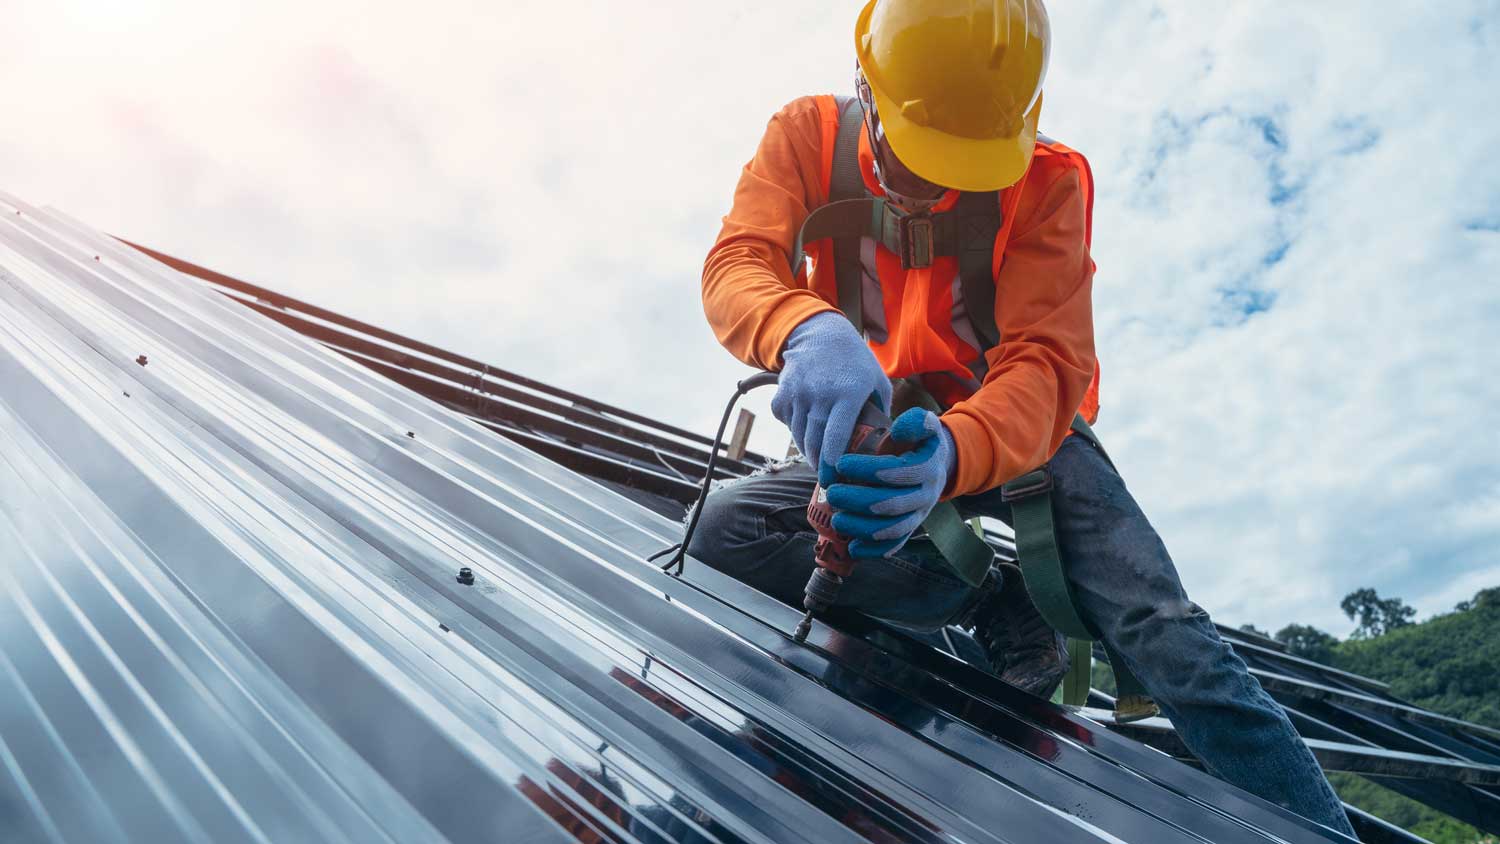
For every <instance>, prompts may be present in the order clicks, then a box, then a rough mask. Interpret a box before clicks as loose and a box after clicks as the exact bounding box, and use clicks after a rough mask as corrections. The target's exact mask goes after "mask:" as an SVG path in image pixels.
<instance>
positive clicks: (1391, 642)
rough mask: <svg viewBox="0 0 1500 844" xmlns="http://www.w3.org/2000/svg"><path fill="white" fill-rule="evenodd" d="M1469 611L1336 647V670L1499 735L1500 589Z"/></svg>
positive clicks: (1486, 594) (1484, 595) (1483, 594)
mask: <svg viewBox="0 0 1500 844" xmlns="http://www.w3.org/2000/svg"><path fill="white" fill-rule="evenodd" d="M1460 606H1462V607H1467V609H1463V610H1457V611H1454V612H1451V613H1448V614H1446V615H1439V616H1434V617H1433V618H1430V619H1428V620H1427V621H1424V622H1421V623H1420V624H1412V625H1409V626H1404V627H1400V628H1397V629H1395V630H1391V631H1389V632H1387V633H1384V634H1383V635H1380V636H1375V637H1373V638H1368V639H1350V640H1348V641H1344V642H1339V643H1337V644H1336V645H1334V646H1333V648H1332V651H1333V664H1334V665H1335V666H1337V667H1338V668H1342V669H1344V670H1346V671H1353V672H1354V673H1356V674H1363V675H1365V676H1367V677H1373V678H1375V679H1377V680H1381V681H1384V682H1386V683H1390V684H1391V693H1392V694H1394V695H1395V696H1397V697H1399V698H1402V699H1404V700H1408V701H1410V702H1412V703H1414V704H1416V705H1418V706H1422V707H1426V708H1428V709H1431V710H1434V711H1436V712H1441V713H1443V714H1444V715H1451V716H1453V717H1455V718H1462V719H1464V720H1466V721H1473V722H1475V723H1478V724H1484V725H1486V726H1489V727H1494V728H1496V729H1500V589H1487V590H1485V591H1483V592H1480V593H1479V594H1478V595H1476V596H1475V597H1474V600H1473V601H1468V602H1465V604H1462V605H1460Z"/></svg>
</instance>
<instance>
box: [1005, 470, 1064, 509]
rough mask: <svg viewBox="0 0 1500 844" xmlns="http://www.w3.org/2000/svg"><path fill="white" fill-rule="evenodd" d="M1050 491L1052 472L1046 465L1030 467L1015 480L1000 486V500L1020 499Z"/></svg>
mask: <svg viewBox="0 0 1500 844" xmlns="http://www.w3.org/2000/svg"><path fill="white" fill-rule="evenodd" d="M1051 491H1052V473H1051V472H1049V471H1047V467H1046V466H1043V467H1041V468H1040V469H1032V470H1031V471H1030V472H1027V473H1026V474H1024V475H1022V476H1021V477H1019V478H1016V479H1015V480H1012V481H1010V482H1008V483H1005V484H1002V485H1001V486H1000V500H1001V501H1005V502H1007V503H1008V502H1011V501H1020V500H1021V499H1023V498H1030V497H1032V496H1033V495H1041V494H1042V493H1045V492H1051Z"/></svg>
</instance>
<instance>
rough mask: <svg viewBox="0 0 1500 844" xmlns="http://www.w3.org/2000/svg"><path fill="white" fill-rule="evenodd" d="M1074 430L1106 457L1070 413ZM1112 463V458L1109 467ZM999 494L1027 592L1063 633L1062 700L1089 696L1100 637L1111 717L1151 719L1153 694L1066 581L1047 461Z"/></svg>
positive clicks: (1083, 699)
mask: <svg viewBox="0 0 1500 844" xmlns="http://www.w3.org/2000/svg"><path fill="white" fill-rule="evenodd" d="M1072 427H1073V431H1074V433H1075V434H1077V435H1078V436H1081V437H1083V438H1084V439H1085V440H1088V442H1089V444H1090V445H1092V446H1093V447H1094V448H1096V449H1098V451H1099V454H1100V455H1101V456H1102V457H1104V459H1105V461H1106V462H1110V461H1109V454H1108V453H1106V452H1105V450H1104V445H1103V444H1102V443H1100V442H1099V437H1098V436H1096V435H1095V434H1094V431H1093V429H1092V428H1090V427H1089V425H1088V423H1087V422H1085V421H1084V419H1083V417H1082V416H1081V415H1078V416H1074V417H1073V425H1072ZM1113 465H1114V463H1113V462H1110V466H1111V467H1113ZM1000 497H1001V498H1002V499H1003V500H1004V501H1006V502H1008V503H1009V504H1010V512H1011V527H1012V528H1013V529H1014V530H1015V534H1016V558H1017V562H1019V563H1020V565H1021V576H1022V578H1023V579H1025V581H1026V592H1027V593H1028V594H1030V595H1031V600H1032V603H1034V604H1036V608H1037V611H1038V612H1040V613H1041V614H1042V618H1044V619H1046V621H1047V623H1048V624H1050V625H1051V626H1052V628H1053V629H1054V630H1056V631H1058V632H1059V633H1061V634H1063V635H1064V636H1067V637H1068V639H1069V642H1068V653H1069V654H1070V655H1071V661H1072V664H1071V665H1070V667H1069V671H1068V675H1067V677H1065V678H1064V680H1063V702H1064V703H1067V704H1070V705H1074V706H1082V705H1083V704H1084V703H1085V702H1086V701H1087V700H1088V694H1089V680H1090V676H1089V675H1090V673H1091V670H1092V666H1091V664H1090V663H1091V656H1092V654H1093V643H1094V642H1096V641H1097V642H1099V643H1100V644H1101V645H1102V646H1103V647H1104V652H1105V653H1106V654H1107V655H1108V656H1109V665H1110V668H1112V669H1114V674H1115V686H1116V687H1117V692H1118V693H1117V695H1116V698H1115V720H1116V721H1117V722H1120V723H1127V722H1129V721H1139V720H1140V719H1142V718H1149V717H1151V716H1153V715H1156V714H1157V712H1158V711H1159V710H1158V709H1157V706H1156V703H1155V702H1154V701H1152V700H1151V696H1150V695H1149V694H1147V693H1146V689H1145V687H1144V686H1142V685H1141V682H1140V680H1138V679H1137V678H1136V676H1135V675H1134V674H1133V673H1131V671H1130V668H1129V667H1128V666H1127V665H1126V664H1125V661H1124V660H1123V659H1121V658H1120V656H1119V654H1118V653H1116V652H1115V650H1114V648H1112V647H1111V646H1110V645H1109V643H1108V642H1106V641H1104V640H1103V639H1101V638H1100V636H1099V635H1098V632H1097V631H1095V630H1094V629H1093V627H1092V626H1091V625H1089V624H1088V623H1087V622H1085V621H1084V620H1083V619H1082V618H1081V617H1080V616H1079V614H1078V609H1077V601H1076V600H1075V598H1074V596H1073V587H1072V586H1071V585H1070V584H1069V583H1068V578H1067V574H1066V572H1065V570H1064V567H1063V559H1062V554H1061V552H1060V551H1059V550H1058V547H1057V529H1056V526H1055V525H1054V524H1053V521H1052V473H1051V472H1050V471H1049V470H1048V468H1047V466H1046V465H1043V466H1042V467H1041V468H1039V469H1035V470H1033V471H1031V472H1027V473H1026V474H1024V475H1022V476H1020V477H1018V478H1016V479H1015V480H1012V481H1010V482H1009V483H1007V484H1005V485H1004V486H1002V487H1000Z"/></svg>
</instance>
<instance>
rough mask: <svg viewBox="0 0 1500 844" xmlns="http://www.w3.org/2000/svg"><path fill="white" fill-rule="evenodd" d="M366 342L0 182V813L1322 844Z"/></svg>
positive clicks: (351, 834)
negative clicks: (680, 566)
mask: <svg viewBox="0 0 1500 844" xmlns="http://www.w3.org/2000/svg"><path fill="white" fill-rule="evenodd" d="M270 307H273V308H274V307H275V306H274V305H273V306H270ZM366 363H367V362H359V361H355V360H352V359H351V358H350V356H348V355H344V354H338V353H335V352H333V351H330V350H329V349H328V348H325V347H324V346H322V345H320V344H319V343H317V342H313V341H312V340H311V339H309V338H308V337H305V336H303V335H302V334H301V333H299V332H298V331H296V330H294V329H293V327H291V326H289V325H287V324H285V321H277V320H274V319H268V318H267V316H266V315H265V314H263V313H257V312H256V311H255V310H252V309H248V308H246V307H244V306H243V305H242V304H241V303H240V302H237V301H235V300H233V299H230V298H226V297H224V296H221V295H219V293H217V292H215V291H214V289H213V288H210V287H208V286H204V285H201V284H199V283H197V282H192V281H189V280H188V279H187V278H186V277H185V276H183V275H181V274H179V273H178V272H177V271H176V270H174V269H171V268H169V267H168V266H166V265H164V264H162V263H160V262H158V261H156V260H154V259H153V258H151V257H148V256H146V255H144V254H142V253H140V252H138V251H136V250H134V249H132V248H130V247H128V246H126V245H124V244H122V243H119V242H116V241H113V240H111V239H109V238H107V237H104V236H102V235H100V234H99V233H97V232H94V231H91V230H89V229H88V228H86V227H84V226H81V225H79V224H77V223H74V222H72V221H70V220H68V219H66V218H64V217H62V216H61V215H59V214H57V213H54V212H49V211H42V210H38V209H35V208H31V207H29V206H26V205H24V204H22V203H20V202H19V201H18V200H14V199H11V198H9V197H3V196H0V384H3V390H0V502H3V507H0V550H3V564H0V839H3V840H4V841H7V842H11V841H19V842H30V841H68V842H110V841H152V842H158V841H213V842H233V841H259V842H282V841H303V840H317V841H351V842H353V841H359V842H368V841H396V842H416V841H490V840H505V841H524V842H532V841H538V842H544V841H590V842H592V841H601V842H602V841H609V842H620V841H651V842H656V841H671V842H679V841H692V842H697V841H704V842H763V841H777V842H783V841H784V842H838V841H881V842H898V841H899V842H906V841H917V842H940V841H941V842H948V841H973V842H1040V841H1067V842H1087V841H1098V842H1118V841H1128V842H1152V844H1157V842H1190V841H1191V842H1201V841H1216V842H1255V841H1288V842H1304V841H1325V840H1340V839H1339V838H1338V837H1337V836H1334V835H1333V834H1332V833H1329V832H1326V831H1322V830H1319V829H1317V828H1314V827H1313V826H1312V825H1311V824H1310V823H1308V822H1306V821H1303V820H1301V819H1299V818H1296V817H1294V816H1292V815H1290V814H1288V813H1286V812H1284V811H1282V810H1280V809H1278V808H1276V807H1273V806H1270V805H1268V804H1266V803H1264V802H1263V801H1260V800H1258V799H1256V798H1254V797H1251V796H1249V795H1246V794H1244V793H1243V792H1239V791H1237V790H1235V789H1233V788H1231V787H1229V786H1226V785H1224V784H1222V783H1220V782H1219V781H1217V780H1215V779H1213V778H1212V777H1209V776H1206V775H1204V774H1202V773H1200V772H1198V771H1196V770H1194V769H1192V768H1190V767H1188V766H1185V765H1181V764H1179V763H1177V762H1176V761H1173V760H1172V759H1170V758H1168V757H1167V756H1164V755H1163V754H1162V753H1160V752H1159V751H1157V750H1155V749H1152V748H1150V747H1148V746H1146V745H1143V744H1141V743H1138V742H1137V741H1134V740H1132V739H1130V738H1127V737H1124V736H1121V735H1117V734H1115V733H1113V732H1111V731H1109V730H1108V729H1106V728H1105V727H1103V726H1100V725H1098V724H1096V723H1094V722H1092V721H1090V720H1088V719H1086V718H1084V717H1081V716H1080V715H1077V714H1071V713H1067V712H1064V711H1063V710H1061V709H1058V708H1056V707H1052V706H1050V705H1047V704H1043V703H1040V702H1037V701H1035V700H1032V699H1031V698H1028V697H1026V696H1024V695H1022V694H1020V693H1019V692H1016V691H1015V690H1013V689H1011V688H1009V687H1008V686H1005V685H1004V684H1002V683H1000V682H998V681H997V680H995V679H994V678H993V677H992V676H990V675H989V674H987V673H985V672H983V671H980V670H978V669H975V668H973V667H971V666H969V665H966V664H965V663H963V662H962V661H960V660H957V659H954V658H952V657H949V656H947V655H945V654H942V653H939V652H937V651H933V650H931V649H924V648H914V647H911V646H910V643H907V642H904V641H903V640H901V639H899V637H888V638H882V637H881V636H879V635H870V636H860V635H854V634H853V632H850V633H843V632H838V631H835V630H833V629H831V628H829V627H827V626H825V625H819V626H818V627H816V628H815V630H814V633H813V636H812V637H811V638H810V639H809V641H808V645H807V646H802V645H797V644H794V643H792V642H791V641H790V640H789V638H788V636H787V633H786V631H789V630H790V629H791V628H792V624H793V623H794V621H795V618H796V613H795V611H794V610H793V609H791V608H790V607H786V606H783V605H781V604H778V603H776V602H775V601H773V600H771V599H769V598H767V597H765V596H763V595H760V594H759V593H756V592H754V591H753V590H751V589H749V588H747V587H745V586H743V585H741V584H739V583H736V582H734V581H732V580H729V579H727V578H725V577H722V576H720V575H718V574H717V573H715V572H713V571H711V570H708V569H706V568H705V567H703V566H701V565H693V564H692V563H691V562H690V564H689V567H688V570H687V575H686V576H685V577H684V578H682V579H676V578H672V577H669V576H666V575H663V574H661V573H660V572H658V571H657V570H656V569H655V568H654V566H651V565H649V564H647V563H645V562H644V561H643V560H642V558H643V557H644V556H645V555H646V554H649V553H651V552H653V551H656V550H659V549H660V548H662V547H663V546H665V545H668V544H670V543H671V542H672V541H673V540H674V539H675V537H676V535H677V532H678V530H679V528H678V525H677V523H676V521H675V520H674V519H671V518H668V517H666V516H664V515H660V514H658V513H656V512H653V511H652V510H651V509H648V507H646V506H642V505H640V504H637V503H634V502H632V501H630V500H628V499H627V498H625V497H622V496H621V495H620V494H618V493H617V492H616V491H614V490H612V489H610V488H607V487H606V486H604V485H602V484H601V483H599V482H596V481H594V480H590V479H588V478H585V477H583V476H581V475H579V474H577V473H576V472H574V471H572V470H570V469H567V468H564V467H563V466H560V465H559V464H558V463H555V462H553V461H552V460H550V459H548V458H546V457H543V456H541V455H539V454H538V453H536V452H535V451H533V450H531V449H530V448H528V447H525V446H523V445H521V444H519V442H517V441H512V440H511V439H506V438H503V437H497V436H495V431H494V430H492V429H491V428H488V427H485V426H484V425H481V424H476V419H474V418H465V416H464V415H461V414H460V413H458V412H456V411H455V410H453V409H451V408H445V407H442V406H439V405H438V404H436V403H434V402H432V401H430V400H428V399H426V398H423V397H421V396H419V395H417V394H415V393H414V392H412V391H411V390H409V389H407V388H406V387H404V386H402V385H400V384H397V383H395V382H393V381H392V380H390V379H389V378H387V377H385V376H384V375H382V374H380V373H379V372H377V371H375V370H374V369H373V368H372V367H370V366H367V365H365V364H366ZM561 415H562V414H557V416H559V417H561ZM549 418H550V417H549ZM477 421H481V422H482V421H486V420H484V419H479V420H477ZM567 421H568V424H570V425H574V426H577V425H580V424H581V422H579V421H578V420H577V419H569V420H567ZM616 421H618V420H616ZM533 422H535V420H533ZM609 424H611V425H613V424H615V422H610V423H609ZM632 424H636V423H632ZM689 444H691V443H689ZM677 445H678V446H681V443H678V444H677ZM701 446H702V444H701V443H700V444H698V446H697V447H698V448H699V449H700V450H701ZM568 447H569V448H573V449H574V450H576V451H581V452H589V453H592V454H595V456H597V454H598V452H599V450H600V449H602V446H600V445H598V444H594V445H589V444H587V443H584V444H578V443H572V444H569V446H568ZM658 447H659V449H661V450H664V451H669V449H668V448H667V445H659V446H658ZM683 449H686V446H682V448H680V449H679V452H680V451H682V450H683ZM591 450H592V451H591ZM673 453H676V452H673ZM625 456H626V457H627V458H628V457H629V455H625ZM678 456H682V455H681V454H679V455H678ZM610 459H614V458H613V457H611V458H610ZM630 459H634V458H630ZM670 462H671V461H668V463H669V464H670ZM617 483H621V482H617ZM460 567H470V568H472V569H473V571H474V573H475V575H476V579H475V583H474V584H473V585H465V584H463V583H460V582H459V581H458V579H457V578H456V577H455V575H456V573H457V571H458V570H459V568H460ZM850 629H851V631H852V627H851V628H850Z"/></svg>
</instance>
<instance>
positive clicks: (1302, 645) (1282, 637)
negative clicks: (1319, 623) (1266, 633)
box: [1276, 624, 1339, 665]
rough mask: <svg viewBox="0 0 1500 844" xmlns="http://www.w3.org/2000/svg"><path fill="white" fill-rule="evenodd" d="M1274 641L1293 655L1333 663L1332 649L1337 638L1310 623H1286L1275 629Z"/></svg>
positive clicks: (1327, 663) (1336, 642)
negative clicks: (1284, 646)
mask: <svg viewBox="0 0 1500 844" xmlns="http://www.w3.org/2000/svg"><path fill="white" fill-rule="evenodd" d="M1276 641H1278V642H1280V643H1282V644H1283V645H1286V649H1287V652H1288V653H1290V654H1292V655H1293V656H1300V657H1302V658H1303V659H1310V660H1312V661H1313V662H1321V663H1323V664H1324V665H1332V664H1333V658H1334V656H1333V649H1334V646H1336V645H1337V644H1338V643H1339V640H1338V639H1336V638H1334V637H1333V636H1331V635H1329V634H1328V633H1324V632H1323V631H1322V630H1319V629H1318V628H1316V627H1313V626H1312V625H1310V624H1288V625H1287V626H1285V627H1283V628H1281V629H1280V630H1278V631H1276Z"/></svg>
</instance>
